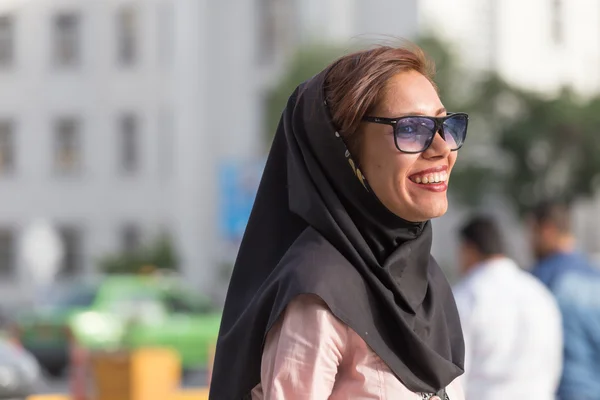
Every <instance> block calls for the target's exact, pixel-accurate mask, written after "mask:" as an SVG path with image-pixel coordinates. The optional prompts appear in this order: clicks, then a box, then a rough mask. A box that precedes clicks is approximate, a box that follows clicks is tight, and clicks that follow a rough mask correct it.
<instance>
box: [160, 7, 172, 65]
mask: <svg viewBox="0 0 600 400" xmlns="http://www.w3.org/2000/svg"><path fill="white" fill-rule="evenodd" d="M157 13H158V16H157V20H158V21H159V24H158V29H157V30H156V32H157V34H158V38H157V39H158V54H159V60H160V63H161V66H162V67H164V68H165V69H169V68H171V67H172V65H173V58H174V51H175V24H174V21H173V18H174V15H173V3H172V2H164V3H159V5H158V7H157Z"/></svg>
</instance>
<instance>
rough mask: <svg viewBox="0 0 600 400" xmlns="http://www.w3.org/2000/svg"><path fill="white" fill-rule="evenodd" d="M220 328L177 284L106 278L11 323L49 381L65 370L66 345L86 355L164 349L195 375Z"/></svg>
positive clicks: (201, 301) (208, 309)
mask: <svg viewBox="0 0 600 400" xmlns="http://www.w3.org/2000/svg"><path fill="white" fill-rule="evenodd" d="M220 322H221V312H220V311H218V310H216V309H214V307H212V306H211V304H210V302H209V301H208V300H207V299H205V298H202V297H199V296H196V295H194V294H193V293H192V292H191V291H189V290H186V289H185V288H184V287H183V285H182V284H181V282H180V281H179V280H178V279H175V278H167V277H162V276H137V275H136V276H109V277H105V278H103V279H101V280H98V281H93V282H89V281H88V282H77V283H71V284H70V285H68V286H66V287H64V288H60V289H59V290H56V295H55V296H50V297H49V298H47V299H44V303H43V304H42V305H40V306H38V307H35V309H34V310H32V311H31V312H29V313H24V314H22V315H21V316H20V317H19V318H18V319H17V320H16V324H15V328H16V329H15V333H16V335H17V336H18V339H19V340H20V341H21V343H22V345H23V346H24V347H25V348H26V349H27V350H29V351H30V352H31V353H32V354H33V355H34V356H35V357H36V358H37V359H38V361H39V362H40V364H41V365H42V367H44V369H46V371H47V372H48V373H50V374H51V375H60V374H62V372H63V371H64V369H65V367H67V365H68V362H69V348H70V343H71V341H72V340H74V341H75V342H76V343H77V344H78V345H80V346H82V347H84V348H87V349H90V350H116V349H135V348H140V347H169V348H172V349H174V350H175V351H176V352H177V353H178V354H179V356H180V358H181V362H182V367H183V368H184V369H196V368H202V367H205V366H206V364H207V362H208V357H209V349H210V347H211V346H212V345H214V343H215V341H216V338H217V335H218V331H219V325H220Z"/></svg>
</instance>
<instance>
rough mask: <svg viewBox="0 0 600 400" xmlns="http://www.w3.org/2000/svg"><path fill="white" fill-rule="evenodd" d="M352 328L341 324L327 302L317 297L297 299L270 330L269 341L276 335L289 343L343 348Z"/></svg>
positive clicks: (311, 295)
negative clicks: (312, 343) (304, 341)
mask: <svg viewBox="0 0 600 400" xmlns="http://www.w3.org/2000/svg"><path fill="white" fill-rule="evenodd" d="M347 331H348V326H347V325H346V324H344V323H343V322H342V321H340V320H339V319H338V318H337V317H336V316H335V315H333V313H332V312H331V310H330V309H329V307H328V306H327V304H326V303H325V301H324V300H323V299H322V298H321V297H319V296H317V295H314V294H301V295H298V296H295V297H294V298H293V299H292V300H291V301H290V302H289V303H288V305H287V307H286V308H285V311H284V312H283V314H282V315H281V316H280V318H279V320H278V321H277V323H276V324H275V325H274V326H273V327H272V328H271V330H270V331H269V334H268V337H267V342H268V341H269V340H270V339H272V338H274V337H275V336H277V337H279V339H283V340H285V341H292V342H295V341H298V340H300V341H303V340H309V341H312V342H321V341H333V343H334V344H335V345H336V346H338V347H343V345H344V342H345V338H346V336H347Z"/></svg>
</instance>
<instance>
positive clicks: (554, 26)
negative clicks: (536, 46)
mask: <svg viewBox="0 0 600 400" xmlns="http://www.w3.org/2000/svg"><path fill="white" fill-rule="evenodd" d="M550 1H551V2H552V11H551V13H552V15H551V22H550V23H551V27H550V29H551V34H552V41H553V42H554V44H557V45H559V44H562V42H563V40H564V30H563V22H562V11H563V4H562V0H550Z"/></svg>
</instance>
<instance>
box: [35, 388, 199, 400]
mask: <svg viewBox="0 0 600 400" xmlns="http://www.w3.org/2000/svg"><path fill="white" fill-rule="evenodd" d="M27 400H71V398H70V397H69V396H65V395H58V394H47V395H36V396H29V397H28V398H27ZM143 400H146V399H143ZM167 400H208V389H207V388H200V389H186V390H178V391H177V392H176V393H173V395H172V396H170V397H168V398H167Z"/></svg>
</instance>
